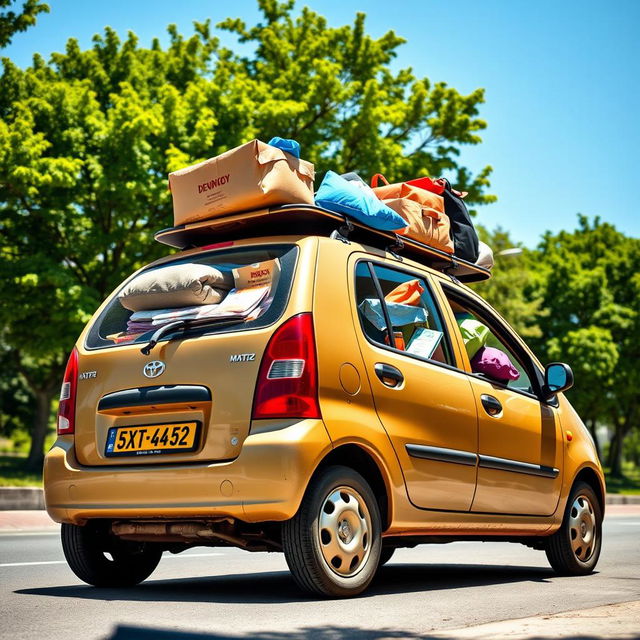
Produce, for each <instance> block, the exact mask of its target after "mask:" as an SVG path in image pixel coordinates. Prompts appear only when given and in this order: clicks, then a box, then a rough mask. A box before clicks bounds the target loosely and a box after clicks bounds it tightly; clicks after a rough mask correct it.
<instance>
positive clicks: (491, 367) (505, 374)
mask: <svg viewBox="0 0 640 640" xmlns="http://www.w3.org/2000/svg"><path fill="white" fill-rule="evenodd" d="M471 369H472V370H473V372H474V373H484V374H485V375H487V376H489V377H490V378H495V379H496V380H505V381H506V380H517V379H518V378H519V377H520V372H519V371H518V370H517V369H516V368H515V367H514V366H513V363H512V362H511V360H509V356H508V355H507V354H506V353H505V352H504V351H500V349H494V348H493V347H482V348H481V349H480V350H479V351H478V352H477V353H476V355H475V356H473V358H472V359H471Z"/></svg>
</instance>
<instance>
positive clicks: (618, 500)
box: [606, 493, 640, 504]
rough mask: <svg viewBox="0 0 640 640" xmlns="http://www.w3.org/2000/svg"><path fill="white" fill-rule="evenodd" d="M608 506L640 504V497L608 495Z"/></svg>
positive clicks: (617, 494)
mask: <svg viewBox="0 0 640 640" xmlns="http://www.w3.org/2000/svg"><path fill="white" fill-rule="evenodd" d="M606 504H640V495H631V494H624V493H607V499H606Z"/></svg>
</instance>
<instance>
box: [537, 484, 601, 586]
mask: <svg viewBox="0 0 640 640" xmlns="http://www.w3.org/2000/svg"><path fill="white" fill-rule="evenodd" d="M601 546H602V511H601V509H600V503H599V502H598V498H597V496H596V494H595V492H594V491H593V489H592V488H591V487H590V486H589V485H588V484H586V483H584V482H578V483H577V484H576V485H575V486H574V487H573V489H572V490H571V493H570V494H569V499H568V500H567V507H566V509H565V512H564V518H563V519H562V525H560V529H558V531H556V532H555V533H554V534H553V535H552V536H550V537H549V539H548V541H547V545H546V548H545V551H546V553H547V558H548V560H549V563H550V564H551V566H552V567H553V569H554V570H555V571H556V573H558V574H560V575H564V576H581V575H586V574H587V573H591V572H592V571H593V570H594V569H595V566H596V564H597V562H598V558H599V557H600V548H601Z"/></svg>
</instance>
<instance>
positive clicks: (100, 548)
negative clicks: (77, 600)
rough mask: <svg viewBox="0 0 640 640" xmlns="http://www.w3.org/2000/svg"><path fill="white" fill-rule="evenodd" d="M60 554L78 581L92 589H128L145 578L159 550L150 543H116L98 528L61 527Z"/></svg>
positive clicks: (158, 556)
mask: <svg viewBox="0 0 640 640" xmlns="http://www.w3.org/2000/svg"><path fill="white" fill-rule="evenodd" d="M61 536H62V550H63V551H64V557H65V558H66V559H67V562H68V563H69V567H70V568H71V570H72V571H73V573H75V574H76V575H77V576H78V578H80V580H83V581H84V582H86V583H87V584H91V585H94V586H95V587H130V586H133V585H136V584H138V583H140V582H142V581H143V580H145V579H146V578H148V577H149V576H150V575H151V574H152V573H153V571H154V569H155V568H156V567H157V566H158V563H159V562H160V557H161V556H162V549H161V548H160V547H159V546H156V545H155V544H153V543H148V542H130V541H127V540H119V539H118V538H116V537H115V536H112V535H111V534H109V532H108V531H107V530H106V529H105V528H104V527H101V526H99V525H97V524H92V523H89V524H86V525H85V526H83V527H79V526H76V525H73V524H63V525H62V530H61Z"/></svg>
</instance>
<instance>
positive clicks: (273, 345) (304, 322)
mask: <svg viewBox="0 0 640 640" xmlns="http://www.w3.org/2000/svg"><path fill="white" fill-rule="evenodd" d="M319 417H320V406H319V404H318V370H317V362H316V345H315V338H314V335H313V318H312V316H311V314H310V313H301V314H300V315H297V316H293V318H290V319H289V320H287V321H286V322H285V323H284V324H283V325H282V326H281V327H280V328H279V329H278V330H277V331H276V332H275V333H274V334H273V336H272V337H271V340H269V344H268V345H267V348H266V350H265V352H264V355H263V356H262V362H261V363H260V373H259V374H258V382H257V383H256V393H255V396H254V400H253V413H252V418H253V419H254V420H257V419H261V418H319Z"/></svg>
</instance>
